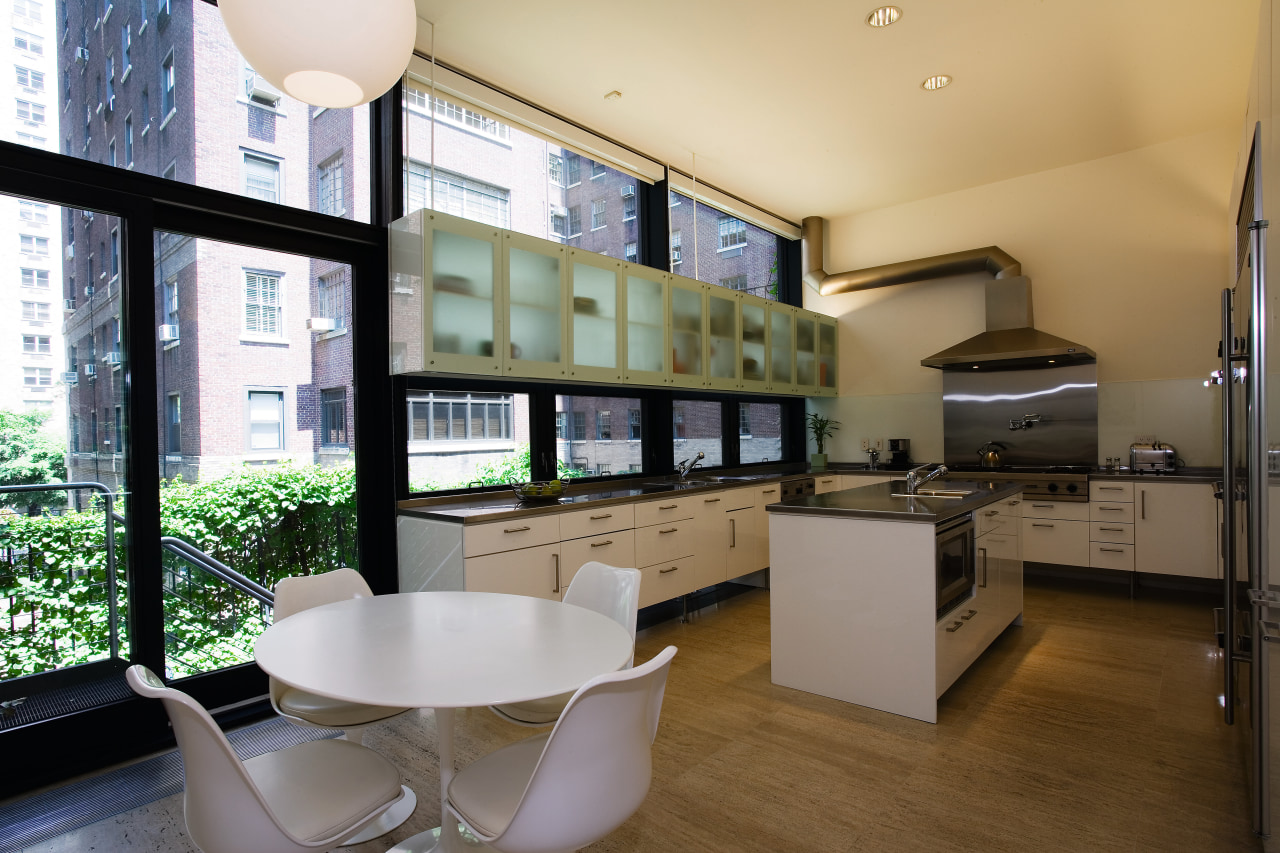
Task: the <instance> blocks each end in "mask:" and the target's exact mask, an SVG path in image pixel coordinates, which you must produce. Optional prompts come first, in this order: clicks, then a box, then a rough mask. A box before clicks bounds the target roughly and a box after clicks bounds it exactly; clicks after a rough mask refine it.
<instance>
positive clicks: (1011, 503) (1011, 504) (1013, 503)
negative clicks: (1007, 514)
mask: <svg viewBox="0 0 1280 853" xmlns="http://www.w3.org/2000/svg"><path fill="white" fill-rule="evenodd" d="M1020 503H1022V501H1009V502H1008V503H1007V504H1006V506H1017V505H1018V504H1020Z"/></svg>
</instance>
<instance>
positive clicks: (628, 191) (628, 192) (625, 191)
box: [622, 184, 636, 198]
mask: <svg viewBox="0 0 1280 853" xmlns="http://www.w3.org/2000/svg"><path fill="white" fill-rule="evenodd" d="M635 194H636V185H635V184H627V185H626V186H624V187H623V188H622V197H623V198H626V197H628V196H633V195H635Z"/></svg>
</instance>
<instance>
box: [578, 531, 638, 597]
mask: <svg viewBox="0 0 1280 853" xmlns="http://www.w3.org/2000/svg"><path fill="white" fill-rule="evenodd" d="M592 560H595V561H596V562H599V563H605V564H607V565H610V566H617V567H618V568H622V569H630V568H634V567H635V565H636V532H635V531H634V530H615V531H613V532H612V533H603V534H601V535H599V536H587V537H584V538H582V539H571V540H569V541H568V542H561V543H560V581H561V582H562V583H564V584H565V585H566V586H567V585H568V583H569V581H571V580H573V576H574V575H575V574H577V573H578V569H580V568H582V566H583V565H584V564H586V563H589V562H591V561H592Z"/></svg>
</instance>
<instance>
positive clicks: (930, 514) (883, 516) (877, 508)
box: [767, 480, 1022, 524]
mask: <svg viewBox="0 0 1280 853" xmlns="http://www.w3.org/2000/svg"><path fill="white" fill-rule="evenodd" d="M929 487H935V488H938V487H941V488H947V489H973V492H972V493H971V494H968V495H965V496H964V497H960V498H942V497H931V496H928V495H916V496H913V497H899V496H898V495H900V494H901V493H903V492H905V491H906V482H905V481H904V480H893V481H890V482H888V483H876V484H875V485H871V486H860V487H858V488H856V489H842V490H841V491H838V492H827V493H826V494H822V495H809V496H807V497H804V498H793V499H792V500H789V501H787V502H785V503H774V504H769V505H768V507H767V509H768V511H769V512H776V513H786V514H795V515H818V516H839V517H844V518H866V519H873V520H878V521H907V522H919V523H922V524H936V523H938V522H939V521H946V520H947V519H949V518H954V517H955V516H957V515H963V514H964V513H966V512H969V511H971V510H974V509H976V508H978V507H980V506H985V505H986V504H989V503H991V502H992V501H996V500H1000V499H1001V498H1007V497H1011V496H1013V495H1016V494H1017V493H1018V492H1019V491H1021V489H1022V486H1021V484H1018V483H991V482H981V481H968V480H961V481H957V480H948V481H946V482H945V483H940V482H938V481H937V480H935V481H933V482H931V483H929V484H928V486H926V488H929Z"/></svg>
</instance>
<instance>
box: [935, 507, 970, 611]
mask: <svg viewBox="0 0 1280 853" xmlns="http://www.w3.org/2000/svg"><path fill="white" fill-rule="evenodd" d="M973 539H974V536H973V513H971V512H969V513H965V514H964V515H961V516H957V517H956V518H949V519H947V520H946V521H942V522H939V523H938V525H937V530H936V542H937V560H936V563H937V576H938V618H939V619H941V618H942V617H943V616H944V615H945V614H947V613H948V612H950V611H951V610H953V609H955V607H956V606H958V605H959V604H960V603H961V602H962V601H964V600H966V599H967V598H969V597H970V596H972V595H973V585H974V582H975V576H976V572H975V569H974V558H973Z"/></svg>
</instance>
